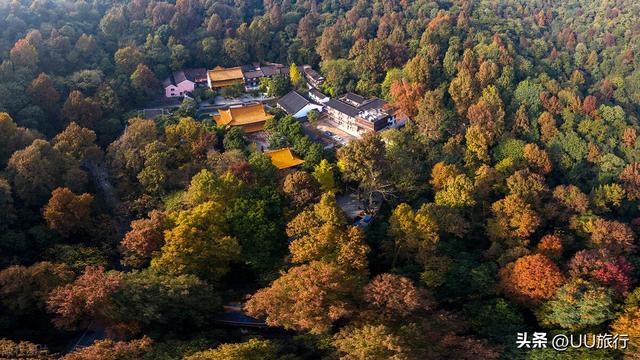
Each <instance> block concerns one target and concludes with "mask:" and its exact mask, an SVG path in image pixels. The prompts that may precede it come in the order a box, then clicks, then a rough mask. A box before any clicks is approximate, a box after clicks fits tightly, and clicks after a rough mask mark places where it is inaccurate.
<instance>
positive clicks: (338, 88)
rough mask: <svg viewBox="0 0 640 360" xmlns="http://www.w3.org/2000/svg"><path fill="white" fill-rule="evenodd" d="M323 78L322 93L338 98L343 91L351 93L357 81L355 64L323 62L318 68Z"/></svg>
mask: <svg viewBox="0 0 640 360" xmlns="http://www.w3.org/2000/svg"><path fill="white" fill-rule="evenodd" d="M320 69H321V71H322V74H324V76H325V82H324V85H323V87H324V92H325V93H328V94H330V95H331V96H338V95H340V94H342V93H344V92H345V91H353V90H354V89H355V83H356V80H357V76H356V75H355V74H356V69H355V64H354V62H353V61H352V60H347V59H338V60H325V61H323V62H322V65H321V67H320Z"/></svg>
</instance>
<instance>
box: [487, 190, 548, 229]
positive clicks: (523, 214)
mask: <svg viewBox="0 0 640 360" xmlns="http://www.w3.org/2000/svg"><path fill="white" fill-rule="evenodd" d="M491 211H492V212H493V214H494V217H493V218H491V219H489V223H488V229H487V230H488V232H489V235H491V236H493V237H495V238H497V239H510V238H512V237H516V238H526V237H527V236H529V235H531V234H532V233H533V232H534V231H535V230H536V229H537V228H538V226H539V225H540V217H539V216H538V214H537V213H536V212H535V211H534V210H533V208H532V207H531V205H529V204H528V203H526V202H525V201H524V200H523V199H522V198H521V197H520V196H518V195H513V194H512V195H507V197H505V198H504V199H502V200H498V201H496V202H495V203H493V205H492V206H491Z"/></svg>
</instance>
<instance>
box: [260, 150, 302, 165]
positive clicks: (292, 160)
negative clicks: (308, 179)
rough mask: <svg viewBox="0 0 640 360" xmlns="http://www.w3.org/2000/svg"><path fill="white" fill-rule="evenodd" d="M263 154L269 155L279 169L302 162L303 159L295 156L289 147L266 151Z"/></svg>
mask: <svg viewBox="0 0 640 360" xmlns="http://www.w3.org/2000/svg"><path fill="white" fill-rule="evenodd" d="M265 155H267V156H268V157H270V158H271V162H272V163H273V165H274V166H275V167H277V168H278V169H280V170H282V169H287V168H290V167H294V166H298V165H300V164H302V163H304V160H302V159H300V158H298V157H296V156H295V155H294V154H293V152H292V151H291V149H289V148H283V149H278V150H272V151H266V152H265Z"/></svg>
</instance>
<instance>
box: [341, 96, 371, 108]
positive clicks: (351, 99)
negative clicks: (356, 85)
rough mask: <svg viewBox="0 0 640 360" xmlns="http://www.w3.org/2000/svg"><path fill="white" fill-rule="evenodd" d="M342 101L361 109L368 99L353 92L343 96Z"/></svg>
mask: <svg viewBox="0 0 640 360" xmlns="http://www.w3.org/2000/svg"><path fill="white" fill-rule="evenodd" d="M340 100H342V101H344V102H346V103H348V104H350V105H352V106H355V107H360V106H362V104H364V102H365V101H367V99H365V98H364V97H362V96H360V95H358V94H354V93H351V92H350V93H346V94H344V95H342V97H340Z"/></svg>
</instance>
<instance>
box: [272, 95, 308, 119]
mask: <svg viewBox="0 0 640 360" xmlns="http://www.w3.org/2000/svg"><path fill="white" fill-rule="evenodd" d="M310 103H311V102H310V101H309V100H307V98H305V97H304V96H302V95H301V94H300V93H299V92H297V91H295V90H294V91H290V92H289V93H288V94H287V95H285V96H283V97H281V98H280V100H278V105H280V106H281V107H282V108H283V109H284V110H285V111H286V112H287V113H289V114H292V115H293V114H295V113H297V112H298V111H300V110H302V108H304V107H305V106H307V105H309V104H310Z"/></svg>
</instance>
